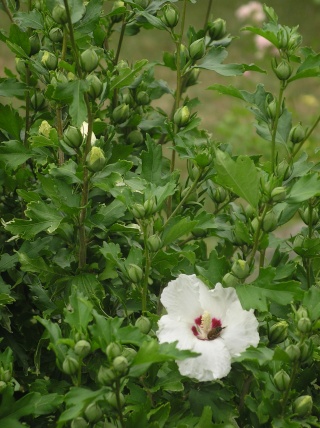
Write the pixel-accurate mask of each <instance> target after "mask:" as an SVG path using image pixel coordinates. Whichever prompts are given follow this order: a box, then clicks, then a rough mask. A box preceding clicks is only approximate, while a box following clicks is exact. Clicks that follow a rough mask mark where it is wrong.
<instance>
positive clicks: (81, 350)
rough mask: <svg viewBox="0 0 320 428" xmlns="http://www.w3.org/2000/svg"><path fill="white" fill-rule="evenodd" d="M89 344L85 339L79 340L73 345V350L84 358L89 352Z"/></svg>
mask: <svg viewBox="0 0 320 428" xmlns="http://www.w3.org/2000/svg"><path fill="white" fill-rule="evenodd" d="M90 351H91V345H90V343H89V342H88V341H87V340H79V341H78V342H77V343H76V344H75V345H74V352H75V353H76V354H77V355H79V357H81V358H84V357H86V356H87V355H89V354H90Z"/></svg>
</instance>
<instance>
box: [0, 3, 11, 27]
mask: <svg viewBox="0 0 320 428" xmlns="http://www.w3.org/2000/svg"><path fill="white" fill-rule="evenodd" d="M1 3H2V7H3V10H4V11H5V12H6V14H7V15H8V17H9V19H10V21H11V22H14V21H13V16H12V13H11V11H10V9H9V8H8V5H7V2H6V0H1Z"/></svg>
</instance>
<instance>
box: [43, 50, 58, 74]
mask: <svg viewBox="0 0 320 428" xmlns="http://www.w3.org/2000/svg"><path fill="white" fill-rule="evenodd" d="M41 63H42V64H43V65H44V66H45V67H46V68H47V69H48V70H55V69H56V68H57V65H58V58H57V57H56V56H55V55H54V54H53V53H51V52H49V51H44V52H43V55H42V58H41Z"/></svg>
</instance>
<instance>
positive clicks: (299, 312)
mask: <svg viewBox="0 0 320 428" xmlns="http://www.w3.org/2000/svg"><path fill="white" fill-rule="evenodd" d="M308 316H309V314H308V311H307V309H306V308H304V307H303V306H300V307H299V309H298V310H297V311H296V313H295V319H296V321H299V320H300V319H301V318H308Z"/></svg>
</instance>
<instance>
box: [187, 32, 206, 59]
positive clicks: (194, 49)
mask: <svg viewBox="0 0 320 428" xmlns="http://www.w3.org/2000/svg"><path fill="white" fill-rule="evenodd" d="M189 53H190V57H191V58H192V59H193V60H194V61H196V60H198V59H200V58H202V57H203V56H204V54H205V53H206V44H205V41H204V38H203V37H202V39H198V40H196V41H195V42H193V43H191V45H190V46H189Z"/></svg>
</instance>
